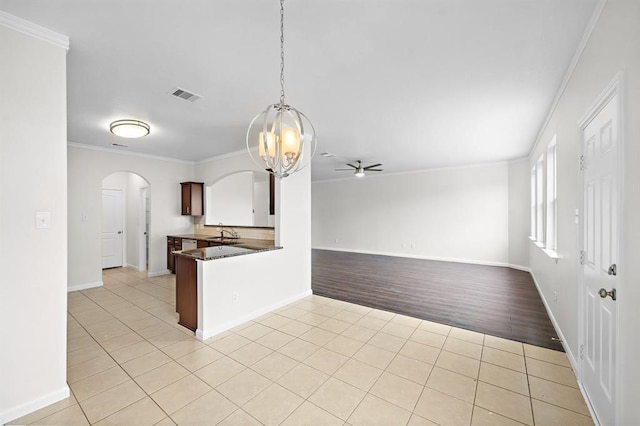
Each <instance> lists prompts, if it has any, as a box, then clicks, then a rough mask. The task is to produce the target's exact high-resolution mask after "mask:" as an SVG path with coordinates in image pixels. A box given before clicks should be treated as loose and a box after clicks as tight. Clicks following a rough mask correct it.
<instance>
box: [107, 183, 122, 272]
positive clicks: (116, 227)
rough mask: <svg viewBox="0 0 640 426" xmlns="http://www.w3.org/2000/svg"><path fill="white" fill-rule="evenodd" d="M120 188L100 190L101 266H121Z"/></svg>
mask: <svg viewBox="0 0 640 426" xmlns="http://www.w3.org/2000/svg"><path fill="white" fill-rule="evenodd" d="M122 199H123V197H122V190H120V189H103V190H102V268H103V269H104V268H114V267H118V266H122V242H123V240H122V237H123V235H124V234H123V232H122V230H123V226H122V224H123V212H124V210H123V201H122Z"/></svg>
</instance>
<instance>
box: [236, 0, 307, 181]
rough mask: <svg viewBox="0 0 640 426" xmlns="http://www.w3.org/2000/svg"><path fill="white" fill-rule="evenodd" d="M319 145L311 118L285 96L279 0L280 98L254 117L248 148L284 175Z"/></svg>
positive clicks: (263, 164) (303, 163) (258, 159)
mask: <svg viewBox="0 0 640 426" xmlns="http://www.w3.org/2000/svg"><path fill="white" fill-rule="evenodd" d="M316 145H317V143H316V133H315V129H314V128H313V124H311V121H309V119H308V118H307V116H305V115H304V114H303V113H302V112H300V111H298V110H297V109H295V108H294V107H292V106H291V105H287V104H286V103H285V99H284V0H280V102H279V103H277V104H273V105H269V106H268V107H267V108H266V109H265V110H264V111H262V112H261V113H260V114H258V115H257V116H256V117H255V118H254V119H253V120H252V121H251V124H249V129H248V130H247V149H248V150H249V155H250V156H251V158H252V159H253V161H254V162H255V163H256V164H258V165H259V166H260V167H261V168H262V167H264V168H266V169H267V170H268V171H269V173H272V174H273V175H274V176H276V177H278V178H283V177H287V176H289V175H290V174H292V173H295V172H296V171H298V170H300V169H302V168H303V167H305V166H306V165H307V164H308V163H309V161H310V160H311V158H312V157H313V155H314V154H315V150H316ZM305 151H306V153H305Z"/></svg>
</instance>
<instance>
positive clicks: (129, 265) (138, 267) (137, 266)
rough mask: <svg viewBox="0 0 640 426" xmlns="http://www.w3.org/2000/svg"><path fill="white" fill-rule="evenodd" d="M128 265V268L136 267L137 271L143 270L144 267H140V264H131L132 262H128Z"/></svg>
mask: <svg viewBox="0 0 640 426" xmlns="http://www.w3.org/2000/svg"><path fill="white" fill-rule="evenodd" d="M126 267H127V268H131V269H135V270H136V271H138V272H142V269H140V266H139V265H132V264H130V263H127V266H126Z"/></svg>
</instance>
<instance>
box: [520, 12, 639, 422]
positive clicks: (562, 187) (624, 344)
mask: <svg viewBox="0 0 640 426" xmlns="http://www.w3.org/2000/svg"><path fill="white" fill-rule="evenodd" d="M639 22H640V2H638V1H635V0H609V1H608V2H607V3H606V5H605V8H604V10H603V12H602V14H601V16H600V19H599V21H598V22H597V24H596V27H595V29H594V31H593V32H592V34H591V37H590V39H589V41H588V43H587V45H586V47H585V49H584V51H583V53H582V56H581V58H580V60H579V62H578V64H577V66H576V68H575V70H574V72H573V74H572V76H571V78H570V80H569V83H568V85H567V87H566V89H565V91H564V93H563V95H562V96H561V98H560V101H559V103H558V105H557V108H556V109H555V111H554V113H553V115H552V117H551V119H550V121H549V123H548V125H547V126H546V127H545V128H544V131H543V132H542V134H541V138H540V141H539V142H540V143H539V145H538V146H537V148H536V149H535V150H534V151H533V152H532V153H531V156H530V161H531V164H530V167H533V162H534V161H535V159H537V158H538V157H539V156H540V154H541V153H542V152H543V149H545V148H546V144H547V142H548V141H549V140H551V138H552V137H553V135H554V134H557V170H558V171H557V191H558V250H557V251H558V252H559V255H560V260H559V261H558V263H557V264H555V263H554V262H552V261H551V260H550V259H549V258H548V257H547V256H546V255H545V254H544V253H543V252H542V251H541V250H540V249H539V248H537V247H536V246H534V245H533V244H532V243H531V247H530V264H531V269H532V273H533V275H534V277H535V279H536V281H537V283H538V284H539V286H540V289H541V291H542V295H543V297H544V299H545V300H547V302H551V301H552V300H553V299H552V295H553V292H554V291H557V293H558V302H557V304H554V303H548V304H549V306H550V308H551V314H552V315H553V317H554V318H555V320H556V321H557V323H558V325H559V327H560V329H561V332H562V334H563V335H564V337H565V345H566V347H567V349H568V351H569V352H570V353H569V355H570V356H573V357H574V360H575V357H576V356H577V354H578V353H579V350H578V343H579V342H578V337H579V336H578V331H579V330H578V291H579V290H578V279H579V277H578V237H579V232H580V227H579V226H577V225H576V224H575V223H574V209H577V208H580V207H581V206H580V202H579V194H580V191H581V179H580V172H579V170H578V156H579V152H580V145H579V144H580V141H579V133H578V122H579V121H580V119H581V118H582V116H583V115H584V114H585V113H586V112H587V110H588V109H589V108H590V107H591V105H592V104H593V102H594V101H595V100H596V98H597V97H598V95H599V94H600V93H601V92H602V91H603V90H604V88H605V87H606V86H607V85H608V84H609V82H611V81H612V80H613V78H614V77H615V75H616V73H618V72H619V71H622V72H623V75H624V84H623V88H622V95H623V99H624V106H623V108H624V115H623V117H622V118H623V123H624V132H623V134H624V136H623V138H624V159H625V160H624V162H625V164H624V167H625V170H624V185H625V186H624V214H623V223H622V230H623V241H622V256H621V259H620V262H619V264H618V266H619V269H618V270H619V278H620V281H619V286H620V287H619V289H618V300H617V302H616V303H617V307H618V342H620V345H619V347H620V349H621V353H620V361H621V363H620V365H619V368H620V374H619V375H618V380H619V381H620V385H621V390H622V394H621V395H620V396H619V398H620V402H621V410H620V417H619V418H618V423H619V424H621V425H631V424H639V423H640V404H638V401H637V399H638V395H639V394H640V364H638V358H640V339H639V338H638V331H637V329H638V326H640V310H639V309H638V306H640V285H638V283H639V282H640V262H638V253H640V220H639V219H638V218H640V186H639V185H638V182H640V167H638V159H639V158H640V143H639V141H640V119H639V118H638V117H640V54H639V52H640V25H639V24H638V23H639Z"/></svg>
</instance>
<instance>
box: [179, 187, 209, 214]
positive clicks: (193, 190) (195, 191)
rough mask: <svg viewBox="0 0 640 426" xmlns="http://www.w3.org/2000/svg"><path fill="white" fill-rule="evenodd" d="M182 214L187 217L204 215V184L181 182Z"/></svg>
mask: <svg viewBox="0 0 640 426" xmlns="http://www.w3.org/2000/svg"><path fill="white" fill-rule="evenodd" d="M180 185H181V186H182V214H183V215H189V216H202V215H204V183H203V182H181V183H180Z"/></svg>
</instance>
